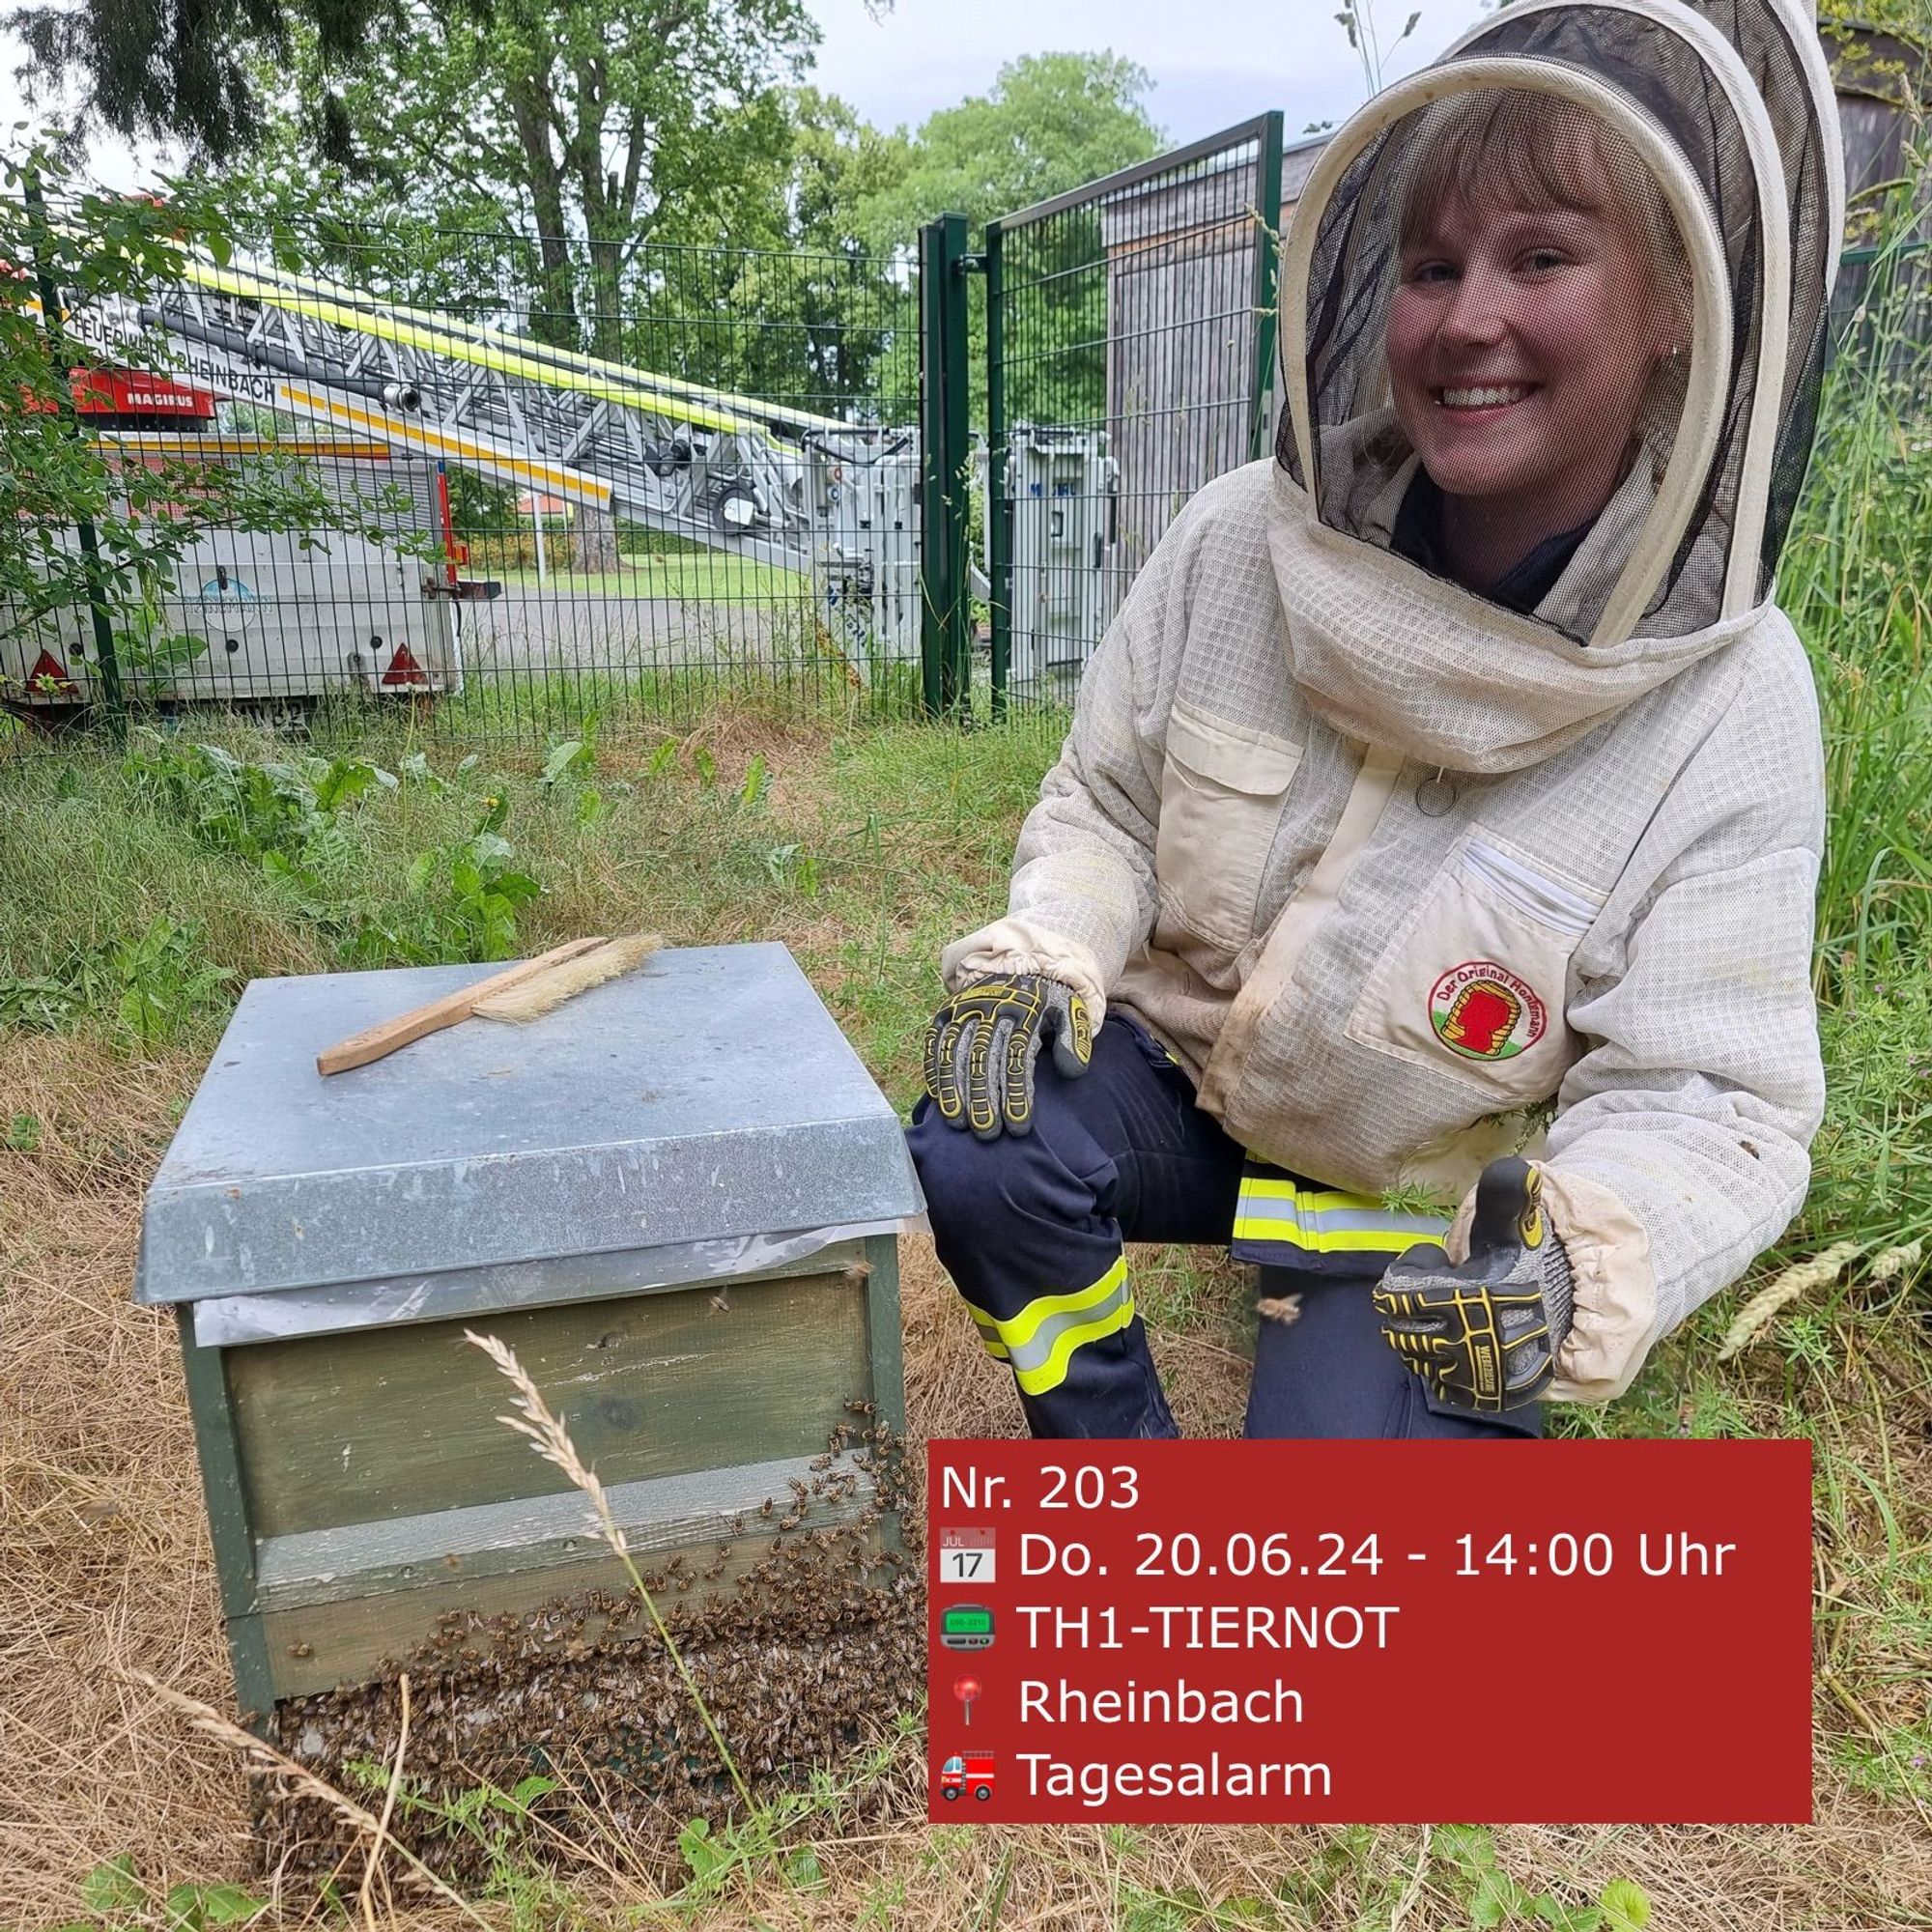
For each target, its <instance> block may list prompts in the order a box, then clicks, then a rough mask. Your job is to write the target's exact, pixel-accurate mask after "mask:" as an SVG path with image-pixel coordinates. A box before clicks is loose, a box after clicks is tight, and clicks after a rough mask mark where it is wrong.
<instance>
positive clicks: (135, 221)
mask: <svg viewBox="0 0 1932 1932" xmlns="http://www.w3.org/2000/svg"><path fill="white" fill-rule="evenodd" d="M4 185H5V187H6V188H7V190H8V191H7V192H6V193H4V194H0V264H4V269H0V638H5V639H16V638H20V637H23V636H24V637H25V638H26V639H29V640H30V641H29V650H28V657H29V659H30V660H31V658H32V656H33V655H34V651H33V645H34V644H36V643H41V642H46V641H49V640H51V639H52V638H53V636H54V634H55V631H56V629H57V625H56V619H57V618H58V616H59V614H60V613H61V612H62V611H70V610H74V609H79V610H84V611H92V612H93V614H94V616H95V619H96V625H95V633H96V639H97V641H98V639H99V631H100V630H101V629H103V628H104V630H105V631H106V632H107V634H108V639H109V643H110V645H111V650H110V651H108V652H104V653H102V655H101V663H100V666H99V670H100V675H101V679H102V683H103V686H104V687H105V694H106V696H108V698H109V700H110V703H112V702H114V701H116V700H117V699H118V696H119V692H118V689H117V681H116V673H117V671H118V672H119V673H121V674H125V675H126V676H127V678H128V688H129V692H130V695H133V696H149V695H155V694H157V693H164V692H165V691H167V690H168V689H169V687H170V686H171V684H172V683H173V680H174V677H175V675H176V673H178V672H179V671H180V670H182V669H183V668H185V666H186V665H188V664H190V663H192V662H193V661H194V660H195V659H196V658H198V657H201V656H203V655H204V654H206V652H207V650H208V648H209V646H208V641H207V639H205V638H200V637H197V636H193V635H191V634H189V633H187V632H179V633H172V632H170V631H169V629H168V622H169V613H168V603H169V600H170V598H171V597H172V595H173V592H174V586H175V570H176V566H177V565H178V564H179V563H180V562H181V560H182V559H183V558H184V557H185V555H186V554H187V552H188V550H189V548H190V547H191V546H192V545H193V544H194V543H195V542H196V541H197V539H198V538H200V537H201V536H202V535H204V534H205V533H206V532H207V531H208V530H210V529H211V528H215V527H223V526H225V527H231V528H237V529H245V530H256V531H295V532H299V533H301V535H302V537H303V538H304V540H309V539H316V540H320V539H321V538H322V537H323V535H324V533H325V532H327V531H329V530H356V531H358V532H359V533H360V534H362V535H364V536H367V537H369V538H370V539H371V540H375V541H381V540H384V529H385V526H387V525H388V524H389V523H390V522H391V521H392V520H393V519H394V518H395V517H397V516H399V515H400V514H402V512H403V511H404V509H405V508H406V505H405V503H404V502H403V500H402V499H401V497H399V495H395V494H392V493H389V492H382V493H378V494H377V496H375V497H368V498H357V499H355V500H345V499H344V498H342V497H339V496H337V495H336V494H335V493H333V492H331V491H329V490H328V489H327V488H326V487H325V486H324V484H323V482H322V480H321V478H320V476H319V475H318V474H317V473H316V471H315V469H314V468H313V466H311V465H310V464H308V463H306V462H304V460H303V459H302V456H301V453H300V450H299V448H298V447H291V448H290V449H289V450H288V451H287V452H286V454H284V453H281V452H270V453H269V454H267V455H265V456H263V457H260V458H256V459H252V460H250V461H247V462H241V461H234V460H214V461H204V460H199V459H192V458H183V457H179V456H172V455H168V454H165V453H160V452H156V451H154V450H143V451H140V452H138V453H130V454H128V455H126V456H125V457H124V456H123V454H122V453H120V451H119V450H118V449H117V448H116V447H115V446H114V445H113V443H112V442H111V440H102V439H100V438H98V437H95V436H92V435H90V434H88V433H87V432H86V430H85V428H84V426H83V425H82V423H81V422H80V420H79V419H78V417H77V415H76V412H75V409H74V397H75V395H76V393H77V392H78V391H79V390H81V389H83V388H85V387H91V386H93V384H94V382H95V380H96V379H97V377H98V376H99V375H101V374H102V373H103V372H113V371H118V370H126V369H132V370H140V371H147V372H152V373H154V374H157V375H161V376H165V375H167V374H168V373H169V371H170V370H171V368H172V367H173V366H174V356H173V353H172V351H171V350H170V348H169V347H168V345H167V343H166V341H165V340H164V339H163V338H161V337H159V336H157V335H156V334H154V333H153V332H151V331H148V330H146V329H144V327H142V325H141V321H140V304H141V303H142V302H143V301H144V300H145V299H146V298H147V296H148V293H149V291H150V290H151V289H152V288H153V287H154V286H155V285H156V283H165V282H168V281H170V280H174V279H176V278H178V277H179V275H180V273H181V268H182V259H183V250H184V248H185V247H187V246H190V245H193V246H200V247H204V248H206V249H207V250H208V251H209V252H210V253H212V254H213V255H214V256H215V257H216V258H217V259H226V258H227V256H228V254H229V252H230V236H229V231H228V228H227V224H226V222H225V221H224V220H223V218H222V217H221V215H220V213H219V212H218V211H217V210H216V209H215V208H213V206H211V205H210V204H209V203H208V202H207V201H206V199H205V198H203V197H202V196H200V195H199V194H198V193H197V192H196V191H195V189H194V188H193V187H192V186H190V185H185V184H181V183H176V184H171V185H170V192H169V194H168V196H167V197H166V199H165V201H162V200H157V199H151V198H147V197H140V198H126V197H119V196H104V195H99V194H94V193H86V192H82V191H81V190H80V189H79V188H78V187H76V186H75V185H74V184H73V183H72V182H71V180H69V179H67V178H66V177H65V176H64V175H63V173H62V170H61V169H60V167H59V166H58V165H57V164H56V162H55V161H54V160H53V159H52V158H51V157H50V156H47V155H44V154H36V155H31V156H23V157H19V158H16V159H13V160H10V161H9V162H8V163H7V165H6V168H5V182H4ZM49 292H50V293H51V298H52V299H51V302H49V301H48V300H47V299H46V296H47V294H48V293H49ZM49 314H57V315H58V318H59V320H58V327H57V328H49V327H48V326H47V323H48V316H49ZM217 448H218V445H217ZM82 528H84V529H85V532H86V535H85V536H84V537H80V538H79V540H76V536H77V531H78V530H80V529H82ZM35 695H38V696H56V695H57V696H66V695H69V694H67V693H65V692H59V693H47V692H42V693H39V694H31V693H28V694H23V693H21V692H19V691H17V690H15V691H13V692H7V691H6V690H5V689H4V680H0V696H14V697H19V696H35Z"/></svg>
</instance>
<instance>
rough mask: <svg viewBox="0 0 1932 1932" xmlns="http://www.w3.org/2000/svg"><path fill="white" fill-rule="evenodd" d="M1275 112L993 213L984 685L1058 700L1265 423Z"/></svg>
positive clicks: (1264, 439)
mask: <svg viewBox="0 0 1932 1932" xmlns="http://www.w3.org/2000/svg"><path fill="white" fill-rule="evenodd" d="M1281 204H1282V123H1281V116H1280V115H1279V114H1265V115H1263V116H1261V117H1260V118H1259V119H1257V120H1254V121H1250V122H1246V123H1244V124H1243V125H1242V126H1240V127H1238V128H1228V129H1227V130H1225V131H1224V132H1222V133H1219V134H1215V135H1212V136H1210V137H1208V139H1206V140H1202V141H1196V142H1194V143H1192V144H1191V145H1189V146H1187V147H1184V148H1180V149H1178V150H1176V151H1175V152H1173V153H1171V154H1167V155H1163V156H1159V157H1157V158H1156V159H1154V160H1151V161H1148V162H1146V163H1144V164H1142V165H1141V166H1138V167H1133V168H1128V169H1125V170H1123V171H1122V172H1121V173H1119V174H1115V175H1110V176H1108V177H1107V178H1106V179H1105V180H1103V181H1098V182H1094V183H1093V184H1092V185H1089V186H1087V187H1083V188H1079V189H1076V190H1075V191H1074V192H1072V193H1070V194H1064V195H1058V196H1055V197H1054V198H1053V199H1052V200H1050V201H1044V202H1041V203H1039V204H1038V205H1037V207H1034V208H1029V209H1024V210H1021V211H1020V212H1019V213H1014V214H1009V215H1008V216H1006V217H1004V218H1003V219H1001V220H999V221H995V222H992V223H990V224H988V227H987V231H986V247H985V270H986V286H987V329H986V338H987V376H986V411H987V444H988V464H987V473H988V486H987V514H986V531H987V546H986V548H987V577H988V581H989V583H990V594H989V603H990V607H991V639H990V642H991V655H992V666H991V672H992V674H991V690H992V701H993V706H994V709H995V711H996V712H999V711H1003V710H1004V709H1005V708H1006V707H1007V706H1008V705H1009V704H1029V703H1062V702H1065V700H1066V699H1068V698H1069V697H1070V696H1071V695H1072V692H1073V689H1074V687H1075V686H1076V685H1077V682H1078V679H1079V675H1080V671H1081V668H1082V667H1083V666H1084V665H1085V663H1086V661H1087V659H1088V657H1089V655H1090V654H1091V653H1092V651H1093V648H1094V644H1095V643H1097V642H1098V641H1099V639H1100V635H1101V633H1102V632H1103V631H1104V630H1105V629H1106V626H1107V623H1108V620H1109V619H1110V618H1111V617H1112V615H1113V613H1114V611H1116V610H1117V609H1118V608H1119V605H1120V601H1121V598H1122V595H1123V594H1124V592H1125V589H1126V586H1127V585H1128V584H1129V583H1130V582H1132V581H1133V577H1134V574H1135V572H1136V571H1138V570H1139V569H1140V567H1141V565H1142V564H1143V563H1145V562H1146V561H1147V558H1148V555H1149V554H1150V553H1151V550H1152V549H1153V546H1154V545H1155V544H1156V543H1157V542H1158V541H1159V540H1160V536H1161V533H1162V532H1163V531H1164V530H1165V529H1166V528H1167V526H1168V525H1169V524H1170V523H1171V522H1172V521H1173V519H1174V517H1175V514H1176V513H1177V512H1178V511H1179V508H1180V506H1181V505H1182V504H1183V503H1184V502H1185V501H1186V500H1187V498H1188V497H1191V496H1192V495H1193V494H1194V492H1195V491H1196V490H1198V489H1200V488H1201V486H1202V485H1203V484H1204V483H1206V482H1208V480H1209V479H1210V478H1212V477H1214V476H1216V475H1219V474H1220V473H1221V472H1222V471H1223V470H1226V469H1232V468H1234V467H1235V466H1236V465H1238V464H1241V463H1245V462H1247V461H1249V460H1250V459H1251V458H1253V457H1256V456H1259V455H1262V454H1264V453H1265V451H1266V449H1267V447H1268V442H1269V438H1270V435H1271V422H1270V404H1271V398H1272V393H1273V383H1272V374H1273V366H1274V359H1275V354H1274V307H1275V299H1274V278H1275V255H1276V241H1277V238H1278V235H1279V232H1280V227H1281Z"/></svg>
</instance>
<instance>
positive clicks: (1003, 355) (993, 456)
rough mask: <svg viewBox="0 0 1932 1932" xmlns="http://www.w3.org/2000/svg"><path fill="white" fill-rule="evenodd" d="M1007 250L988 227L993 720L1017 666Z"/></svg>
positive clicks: (994, 225) (1003, 708) (1002, 711)
mask: <svg viewBox="0 0 1932 1932" xmlns="http://www.w3.org/2000/svg"><path fill="white" fill-rule="evenodd" d="M1005 264H1006V251H1005V248H1004V245H1003V243H1002V241H1001V236H1000V224H999V223H998V222H997V221H989V222H987V224H986V501H985V505H984V509H985V516H986V577H987V589H986V605H987V612H988V615H989V616H990V617H991V619H992V630H993V717H994V720H995V721H996V722H997V721H998V720H1000V719H1002V718H1004V717H1005V716H1006V715H1007V687H1008V685H1009V683H1010V681H1011V678H1012V662H1013V526H1012V504H1011V503H1010V502H1009V500H1008V497H1007V316H1006V294H1007V280H1006V266H1005Z"/></svg>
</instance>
